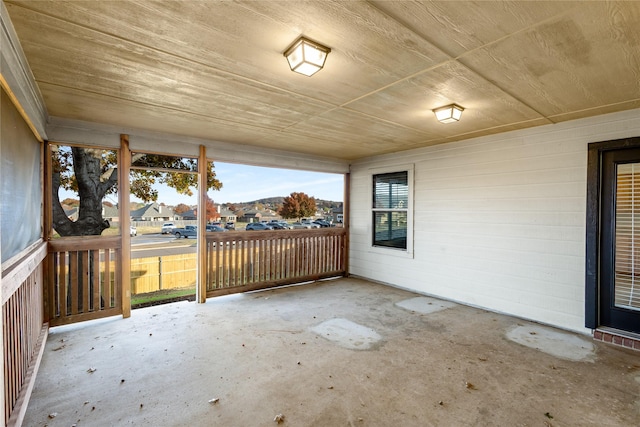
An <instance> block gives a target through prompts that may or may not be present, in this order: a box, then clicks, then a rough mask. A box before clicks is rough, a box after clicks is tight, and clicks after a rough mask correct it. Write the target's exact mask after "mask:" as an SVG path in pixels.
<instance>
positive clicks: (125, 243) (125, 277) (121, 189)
mask: <svg viewBox="0 0 640 427" xmlns="http://www.w3.org/2000/svg"><path fill="white" fill-rule="evenodd" d="M119 157H120V158H119V161H118V208H119V209H118V210H119V211H120V238H121V239H122V249H121V250H120V257H121V260H120V262H121V268H120V284H121V286H122V317H124V318H127V317H130V316H131V235H130V234H129V227H130V226H131V217H130V214H129V213H130V211H131V208H130V200H131V197H130V194H129V192H130V191H131V188H130V186H129V170H130V168H131V151H130V150H129V135H120V156H119Z"/></svg>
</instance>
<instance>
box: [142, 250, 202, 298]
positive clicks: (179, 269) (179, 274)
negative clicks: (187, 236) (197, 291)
mask: <svg viewBox="0 0 640 427" xmlns="http://www.w3.org/2000/svg"><path fill="white" fill-rule="evenodd" d="M197 267H198V266H197V255H196V254H180V255H163V256H156V257H149V258H135V259H132V260H131V293H132V294H143V293H147V292H155V291H159V290H163V289H176V288H185V287H189V286H195V284H196V278H197V272H198V268H197Z"/></svg>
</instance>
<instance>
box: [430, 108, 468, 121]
mask: <svg viewBox="0 0 640 427" xmlns="http://www.w3.org/2000/svg"><path fill="white" fill-rule="evenodd" d="M463 111H464V108H462V107H461V106H459V105H458V104H451V105H447V106H445V107H440V108H436V109H435V110H433V112H434V113H435V115H436V118H437V119H438V121H439V122H440V123H453V122H457V121H458V120H460V117H462V112H463Z"/></svg>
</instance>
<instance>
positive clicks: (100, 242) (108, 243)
mask: <svg viewBox="0 0 640 427" xmlns="http://www.w3.org/2000/svg"><path fill="white" fill-rule="evenodd" d="M121 246H122V243H121V240H120V236H109V237H102V236H74V237H61V238H59V239H55V240H51V241H49V253H54V252H66V251H90V250H98V249H120V248H121Z"/></svg>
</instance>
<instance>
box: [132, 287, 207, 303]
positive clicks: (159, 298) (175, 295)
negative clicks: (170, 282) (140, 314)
mask: <svg viewBox="0 0 640 427" xmlns="http://www.w3.org/2000/svg"><path fill="white" fill-rule="evenodd" d="M195 297H196V289H195V288H180V289H165V290H161V291H156V292H148V293H145V294H135V295H131V308H141V307H149V306H152V305H158V304H166V303H168V302H175V301H187V300H189V301H194V300H195Z"/></svg>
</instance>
